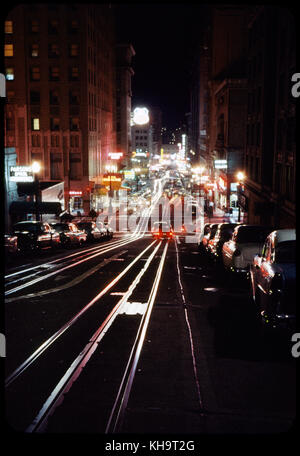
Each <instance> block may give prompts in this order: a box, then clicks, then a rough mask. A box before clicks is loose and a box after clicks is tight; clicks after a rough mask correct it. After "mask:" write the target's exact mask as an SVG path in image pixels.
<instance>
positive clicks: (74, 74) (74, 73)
mask: <svg viewBox="0 0 300 456" xmlns="http://www.w3.org/2000/svg"><path fill="white" fill-rule="evenodd" d="M78 79H79V68H78V67H71V68H70V69H69V80H70V81H78Z"/></svg>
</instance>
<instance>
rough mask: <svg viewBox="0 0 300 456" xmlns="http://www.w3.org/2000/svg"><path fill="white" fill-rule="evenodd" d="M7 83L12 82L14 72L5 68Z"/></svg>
mask: <svg viewBox="0 0 300 456" xmlns="http://www.w3.org/2000/svg"><path fill="white" fill-rule="evenodd" d="M5 77H6V79H7V81H13V80H14V79H15V72H14V69H13V68H6V75H5Z"/></svg>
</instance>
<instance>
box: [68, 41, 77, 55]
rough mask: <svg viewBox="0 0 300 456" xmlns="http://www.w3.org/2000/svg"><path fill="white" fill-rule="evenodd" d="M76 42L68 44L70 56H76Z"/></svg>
mask: <svg viewBox="0 0 300 456" xmlns="http://www.w3.org/2000/svg"><path fill="white" fill-rule="evenodd" d="M78 49H79V46H78V44H70V45H69V56H70V57H77V56H78Z"/></svg>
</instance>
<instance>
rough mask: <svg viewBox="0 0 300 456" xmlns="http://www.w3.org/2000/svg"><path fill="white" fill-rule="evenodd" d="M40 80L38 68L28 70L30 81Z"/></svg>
mask: <svg viewBox="0 0 300 456" xmlns="http://www.w3.org/2000/svg"><path fill="white" fill-rule="evenodd" d="M40 78H41V74H40V67H31V69H30V79H31V80H32V81H39V80H40Z"/></svg>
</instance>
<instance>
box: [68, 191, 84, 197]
mask: <svg viewBox="0 0 300 456" xmlns="http://www.w3.org/2000/svg"><path fill="white" fill-rule="evenodd" d="M69 195H70V196H82V191H81V190H70V191H69Z"/></svg>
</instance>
